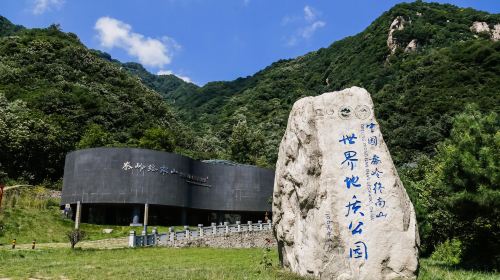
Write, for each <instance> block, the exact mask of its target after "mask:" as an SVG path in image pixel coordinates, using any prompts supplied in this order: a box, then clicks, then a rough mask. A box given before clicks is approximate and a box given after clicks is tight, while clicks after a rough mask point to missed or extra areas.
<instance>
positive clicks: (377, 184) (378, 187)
mask: <svg viewBox="0 0 500 280" xmlns="http://www.w3.org/2000/svg"><path fill="white" fill-rule="evenodd" d="M383 188H384V187H383V186H382V183H380V182H375V184H373V192H374V193H375V194H377V191H378V193H382V189H383Z"/></svg>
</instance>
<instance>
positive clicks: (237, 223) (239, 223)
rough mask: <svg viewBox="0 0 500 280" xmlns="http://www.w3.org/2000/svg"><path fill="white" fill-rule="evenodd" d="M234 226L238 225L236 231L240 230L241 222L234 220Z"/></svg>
mask: <svg viewBox="0 0 500 280" xmlns="http://www.w3.org/2000/svg"><path fill="white" fill-rule="evenodd" d="M236 226H237V227H238V232H240V231H241V222H240V221H236Z"/></svg>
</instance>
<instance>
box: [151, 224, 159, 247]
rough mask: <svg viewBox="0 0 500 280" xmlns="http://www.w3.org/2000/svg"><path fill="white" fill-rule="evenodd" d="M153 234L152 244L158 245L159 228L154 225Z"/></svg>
mask: <svg viewBox="0 0 500 280" xmlns="http://www.w3.org/2000/svg"><path fill="white" fill-rule="evenodd" d="M152 234H153V244H151V245H158V228H156V227H154V228H153V232H152Z"/></svg>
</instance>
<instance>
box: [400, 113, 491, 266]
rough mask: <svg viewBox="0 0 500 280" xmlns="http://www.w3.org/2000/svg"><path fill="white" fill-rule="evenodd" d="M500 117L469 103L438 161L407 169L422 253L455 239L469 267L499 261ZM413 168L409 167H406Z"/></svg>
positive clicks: (408, 185) (405, 174)
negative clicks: (485, 112)
mask: <svg viewBox="0 0 500 280" xmlns="http://www.w3.org/2000/svg"><path fill="white" fill-rule="evenodd" d="M499 127H500V118H499V117H498V115H497V114H496V113H494V112H491V113H489V114H481V113H480V112H479V111H478V110H475V109H474V108H473V107H471V106H468V107H467V108H466V110H465V112H464V113H462V114H459V115H457V116H456V117H455V119H454V122H453V129H452V130H451V135H450V138H449V139H447V140H445V141H444V142H443V143H441V144H440V145H439V146H438V150H437V154H436V156H435V158H434V159H432V160H429V159H425V158H424V159H422V160H420V161H419V165H418V167H417V168H403V172H402V173H403V175H404V176H403V177H404V178H405V183H406V186H407V189H408V190H409V194H410V197H412V200H413V202H414V205H415V208H416V211H417V215H418V221H419V225H420V234H421V238H422V241H423V245H424V248H423V249H424V253H430V252H432V250H433V249H434V247H436V246H437V245H438V244H440V243H443V242H445V241H446V240H451V239H452V238H456V239H457V240H459V241H460V242H461V244H462V260H463V264H464V265H467V266H475V267H480V268H496V269H498V268H499V265H500V254H499V252H500V189H499V186H500V131H499V130H498V128H499ZM408 170H410V171H408Z"/></svg>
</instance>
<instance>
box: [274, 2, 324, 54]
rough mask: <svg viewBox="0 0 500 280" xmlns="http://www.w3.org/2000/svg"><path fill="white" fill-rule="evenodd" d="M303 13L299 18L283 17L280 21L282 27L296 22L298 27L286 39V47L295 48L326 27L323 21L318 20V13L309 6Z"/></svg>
mask: <svg viewBox="0 0 500 280" xmlns="http://www.w3.org/2000/svg"><path fill="white" fill-rule="evenodd" d="M303 12H304V14H303V16H301V17H299V16H285V17H284V18H283V19H282V20H281V24H282V25H287V24H290V23H293V22H297V24H298V25H299V26H298V27H297V28H296V29H295V32H294V34H292V35H291V36H288V37H287V38H286V45H287V46H295V45H297V44H298V43H299V42H300V41H302V40H308V39H310V38H311V37H312V36H313V35H314V33H315V32H316V31H317V30H318V29H320V28H322V27H324V26H325V25H326V22H325V21H322V20H319V19H318V17H319V15H320V13H318V12H317V11H316V10H315V9H314V8H312V7H311V6H308V5H306V6H305V7H304V10H303Z"/></svg>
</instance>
